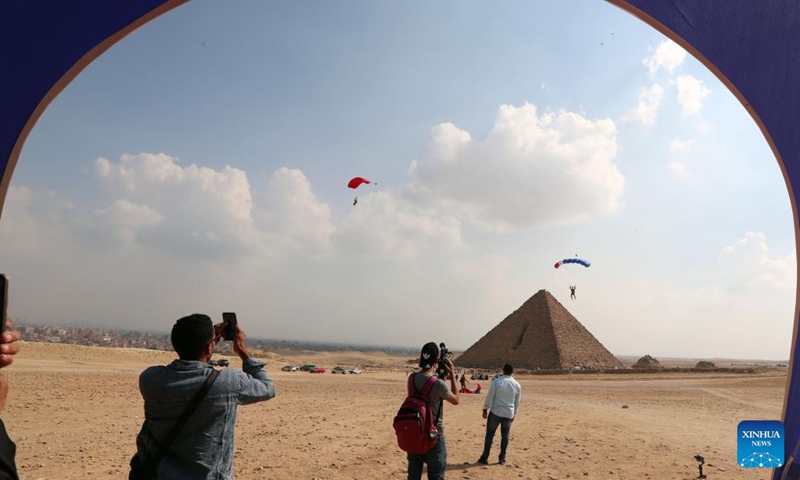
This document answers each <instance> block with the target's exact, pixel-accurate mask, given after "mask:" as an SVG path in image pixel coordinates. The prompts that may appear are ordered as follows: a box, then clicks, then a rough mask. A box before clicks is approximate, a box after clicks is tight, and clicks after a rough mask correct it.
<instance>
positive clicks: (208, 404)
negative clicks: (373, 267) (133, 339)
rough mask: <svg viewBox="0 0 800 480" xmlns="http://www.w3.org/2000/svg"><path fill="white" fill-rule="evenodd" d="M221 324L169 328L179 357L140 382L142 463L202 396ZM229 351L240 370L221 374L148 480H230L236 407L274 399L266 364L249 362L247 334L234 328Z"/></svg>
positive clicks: (197, 317)
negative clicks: (234, 357)
mask: <svg viewBox="0 0 800 480" xmlns="http://www.w3.org/2000/svg"><path fill="white" fill-rule="evenodd" d="M222 330H223V324H222V323H219V324H217V325H213V324H212V322H211V319H210V318H209V317H208V316H207V315H202V314H197V313H196V314H194V315H189V316H188V317H184V318H181V319H180V320H178V321H177V322H176V323H175V326H174V327H173V328H172V334H171V340H172V346H173V347H174V348H175V351H176V352H177V353H178V356H179V357H180V359H179V360H175V361H173V362H172V363H171V364H169V365H167V366H159V367H149V368H148V369H146V370H145V371H144V372H142V374H141V375H140V376H139V391H140V392H141V393H142V397H143V398H144V413H145V420H144V424H143V425H142V430H141V432H139V435H138V436H137V437H136V447H137V450H138V451H137V455H138V457H139V460H140V461H141V462H142V463H145V462H146V461H147V459H148V458H150V457H151V456H153V455H155V453H156V451H158V446H159V442H161V441H163V440H164V439H165V437H166V436H167V434H168V433H169V431H170V430H171V429H172V426H173V425H174V424H175V422H176V421H177V420H178V417H180V416H181V414H182V413H183V412H184V410H186V407H187V406H188V404H189V402H190V401H191V400H192V397H194V396H195V394H196V393H197V392H198V391H199V390H200V388H201V387H202V386H203V384H204V383H205V381H206V378H207V377H208V376H209V375H210V374H211V371H212V369H213V367H211V366H210V365H209V364H208V360H209V359H210V358H211V355H212V354H213V353H214V349H215V348H216V346H217V342H218V341H219V339H220V337H221V335H222ZM236 332H237V333H236V336H235V338H233V339H232V340H233V350H234V351H235V352H236V354H237V355H239V358H241V359H242V370H241V371H240V370H234V369H223V370H222V371H220V372H219V376H218V377H217V379H216V381H215V382H214V385H213V386H212V387H211V389H210V390H209V391H208V393H207V394H206V396H205V398H204V399H203V401H202V402H201V403H200V405H199V406H198V407H197V410H196V411H195V412H194V413H193V414H192V416H191V417H189V420H188V421H187V422H186V424H185V425H184V426H183V428H182V429H181V431H180V433H179V434H178V436H177V437H176V438H175V441H174V442H173V443H172V445H171V446H170V447H169V450H168V451H167V453H166V454H165V455H164V457H163V458H162V459H161V461H160V462H159V463H158V465H157V466H156V468H155V471H154V472H153V474H152V475H151V477H150V478H157V479H159V480H166V479H176V480H177V479H180V480H193V479H198V480H200V479H202V480H231V479H233V428H234V426H235V424H236V407H237V406H238V405H239V404H241V405H247V404H250V403H255V402H262V401H264V400H269V399H270V398H273V397H274V396H275V386H274V385H273V384H272V380H270V378H269V375H267V372H265V371H264V369H263V367H264V364H263V363H261V362H259V361H257V360H255V359H253V358H250V354H249V353H248V352H247V348H246V347H245V334H244V332H243V331H242V330H241V329H240V328H239V327H238V325H237V327H236Z"/></svg>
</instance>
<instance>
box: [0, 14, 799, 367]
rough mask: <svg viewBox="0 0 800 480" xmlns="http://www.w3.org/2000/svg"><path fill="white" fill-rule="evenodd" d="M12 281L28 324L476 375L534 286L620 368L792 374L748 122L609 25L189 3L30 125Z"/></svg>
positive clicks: (770, 193) (634, 24)
mask: <svg viewBox="0 0 800 480" xmlns="http://www.w3.org/2000/svg"><path fill="white" fill-rule="evenodd" d="M355 176H363V177H366V178H368V179H370V180H372V182H373V183H372V184H369V185H362V186H361V187H359V188H358V189H357V190H355V191H354V190H351V189H348V188H347V182H348V180H350V178H352V177H355ZM356 196H358V203H357V205H353V201H354V197H356ZM576 255H577V256H578V257H580V258H584V259H587V260H589V261H591V262H592V265H591V267H589V268H585V267H582V266H579V265H566V266H564V267H562V268H560V269H555V268H554V267H553V266H554V264H555V262H557V261H559V260H562V259H565V258H569V257H575V256H576ZM0 263H2V264H3V265H4V266H5V267H4V268H5V270H6V272H7V274H8V275H9V277H10V287H9V288H10V302H9V313H10V315H11V316H12V317H13V318H15V319H17V320H18V322H23V323H25V322H28V323H37V324H70V325H76V326H87V327H92V326H109V327H115V328H122V329H135V330H153V331H161V332H164V333H167V332H168V331H169V329H170V328H171V326H172V324H174V322H175V320H177V319H178V318H180V317H181V316H184V315H187V314H190V313H195V312H200V313H207V314H209V315H211V316H212V318H214V319H215V320H221V313H222V312H223V311H235V312H236V313H237V314H238V317H239V323H240V325H241V327H242V328H243V329H244V330H245V332H246V333H247V334H248V336H250V337H255V338H270V339H289V340H306V341H320V342H339V343H352V344H363V345H383V346H407V347H412V348H415V347H418V346H421V345H423V344H424V343H426V342H428V341H434V342H437V343H438V342H445V343H447V345H448V347H449V348H451V349H454V350H463V349H466V348H468V347H469V346H471V345H472V344H473V343H475V342H476V341H477V340H478V339H480V338H481V337H482V336H483V335H484V334H486V333H487V332H488V331H489V330H491V329H492V328H493V327H494V326H495V325H496V324H497V323H499V322H500V321H502V320H503V319H504V318H505V317H506V316H507V315H509V314H510V313H512V312H513V311H514V310H516V309H517V308H518V307H519V306H520V305H522V303H524V302H525V300H527V299H528V298H529V297H531V296H532V295H533V294H535V293H536V292H537V291H539V290H541V289H546V290H548V291H549V292H550V293H552V294H553V295H554V296H555V297H556V299H558V300H559V301H560V302H561V303H562V304H563V305H564V306H565V307H566V308H567V309H568V310H569V311H570V312H571V313H572V314H573V315H574V316H575V317H576V318H577V319H578V320H579V321H580V322H581V323H582V324H583V325H584V326H585V327H586V328H587V329H588V330H589V331H590V332H592V334H593V335H594V336H595V337H596V338H597V339H598V340H600V342H601V343H603V344H604V345H605V346H606V347H607V348H608V349H609V350H610V351H611V352H612V353H614V354H616V355H633V356H641V355H645V354H650V355H653V356H656V357H658V356H663V357H691V358H715V357H725V358H740V359H771V360H785V359H788V357H789V348H790V342H791V335H792V323H793V322H792V320H793V316H794V306H795V292H796V263H797V262H796V253H795V239H794V228H793V220H792V210H791V204H790V200H789V195H788V192H787V189H786V183H785V181H784V178H783V175H782V173H781V170H780V168H779V166H778V163H777V161H776V160H775V157H774V155H773V154H772V152H771V150H770V148H769V146H768V144H767V142H766V141H765V139H764V137H763V135H762V134H761V132H760V131H759V129H758V127H757V125H756V124H755V122H754V121H753V119H752V118H750V116H749V115H748V114H747V112H746V111H745V109H744V108H743V107H742V106H741V104H740V103H739V102H738V101H737V100H736V99H735V98H734V96H733V95H732V94H731V93H730V92H729V91H728V90H727V89H726V88H725V87H724V86H723V85H722V83H720V81H719V80H718V79H717V78H716V77H715V76H714V75H713V74H712V73H711V72H710V71H708V69H707V68H705V67H704V66H703V65H702V64H701V63H700V62H699V61H697V60H696V59H695V58H694V57H692V56H691V55H689V54H687V53H686V52H685V51H684V50H683V49H681V48H680V47H679V46H677V45H676V44H675V43H674V42H672V41H670V40H668V39H667V38H666V37H664V36H663V35H662V34H660V33H658V32H657V31H655V30H653V29H652V28H651V27H649V26H647V25H645V24H644V23H642V22H641V21H639V20H638V19H636V18H634V17H633V16H631V15H629V14H628V13H626V12H624V11H622V10H620V9H618V8H617V7H614V6H612V5H610V4H607V3H605V2H602V1H599V0H575V1H572V2H544V1H521V0H512V1H507V2H501V3H499V4H498V3H496V2H455V1H452V0H445V1H441V2H433V3H431V2H422V1H411V2H392V3H390V2H370V1H366V0H355V1H349V2H274V1H270V2H261V1H254V0H250V1H241V2H235V3H230V2H215V1H212V0H193V1H191V2H189V3H187V4H185V5H183V6H181V7H179V8H177V9H175V10H173V11H171V12H169V13H168V14H166V15H164V16H162V17H160V18H158V19H156V20H154V21H152V22H150V23H149V24H147V25H145V26H143V27H142V28H140V29H139V30H137V31H135V32H134V33H132V34H131V35H129V36H128V37H126V38H125V39H123V40H122V41H121V42H120V43H118V44H117V45H115V46H114V47H113V48H111V49H110V50H109V51H108V52H106V53H105V54H104V55H102V56H101V57H100V58H99V59H97V60H96V61H95V62H93V63H92V64H91V65H89V66H88V67H87V68H86V70H84V71H83V72H82V73H81V74H80V75H79V76H78V77H77V78H76V79H75V80H74V81H73V82H72V83H71V84H70V85H68V86H67V88H66V89H65V90H64V91H63V92H62V93H61V94H60V95H59V96H58V97H57V98H56V99H55V100H54V101H53V102H52V104H51V105H50V107H49V108H48V109H47V110H46V111H45V113H44V114H43V115H42V117H41V119H40V120H39V122H38V123H37V125H36V126H35V127H34V129H33V131H32V132H31V134H30V136H29V137H28V139H27V141H26V143H25V146H24V148H23V150H22V153H21V156H20V160H19V163H18V165H17V167H16V170H15V172H14V177H13V178H12V182H11V188H10V189H9V193H8V196H7V199H6V202H5V205H4V207H3V212H2V223H0ZM570 284H576V285H577V291H576V293H577V298H576V299H574V300H572V299H570V298H569V288H568V287H569V285H570Z"/></svg>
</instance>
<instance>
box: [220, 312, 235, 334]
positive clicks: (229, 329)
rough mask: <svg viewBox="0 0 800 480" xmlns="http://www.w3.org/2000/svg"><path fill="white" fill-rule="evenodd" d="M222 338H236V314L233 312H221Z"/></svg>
mask: <svg viewBox="0 0 800 480" xmlns="http://www.w3.org/2000/svg"><path fill="white" fill-rule="evenodd" d="M222 324H223V326H222V328H223V330H222V338H223V339H225V340H228V341H233V339H234V338H236V331H237V328H236V325H237V321H236V314H235V313H233V312H225V313H223V314H222Z"/></svg>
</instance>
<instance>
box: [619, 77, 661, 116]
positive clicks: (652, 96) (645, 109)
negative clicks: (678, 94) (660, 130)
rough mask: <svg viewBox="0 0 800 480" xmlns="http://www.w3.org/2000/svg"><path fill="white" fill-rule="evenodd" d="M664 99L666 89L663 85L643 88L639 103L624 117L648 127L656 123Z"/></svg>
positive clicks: (655, 84)
mask: <svg viewBox="0 0 800 480" xmlns="http://www.w3.org/2000/svg"><path fill="white" fill-rule="evenodd" d="M663 99H664V89H663V88H661V85H659V84H657V83H654V84H653V86H652V87H650V88H642V89H641V90H640V91H639V103H637V104H636V106H635V107H633V109H632V110H631V111H629V112H628V113H627V114H626V115H625V116H624V117H623V119H624V120H636V121H639V122H642V123H643V124H645V125H647V126H651V125H653V124H654V123H655V122H656V116H657V115H658V108H659V107H660V106H661V101H662V100H663Z"/></svg>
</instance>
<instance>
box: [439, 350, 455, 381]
mask: <svg viewBox="0 0 800 480" xmlns="http://www.w3.org/2000/svg"><path fill="white" fill-rule="evenodd" d="M452 358H453V352H451V351H450V350H448V349H447V346H446V345H445V344H444V342H442V343H440V344H439V367H438V368H437V369H436V376H437V377H439V378H441V379H442V380H447V379H448V377H449V376H450V373H449V372H448V371H447V362H445V360H451V361H452Z"/></svg>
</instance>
